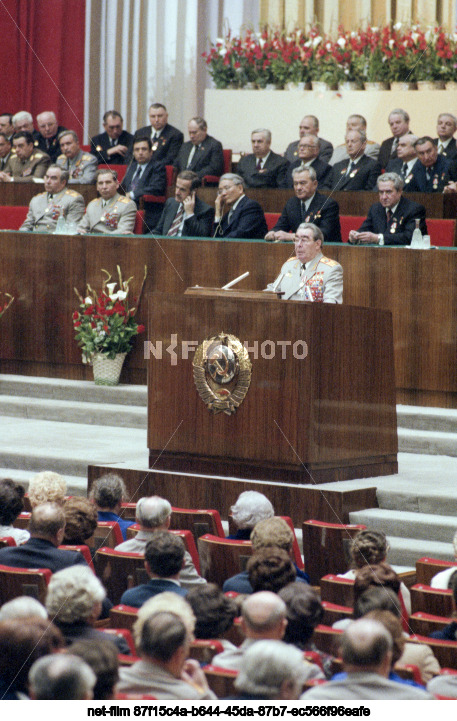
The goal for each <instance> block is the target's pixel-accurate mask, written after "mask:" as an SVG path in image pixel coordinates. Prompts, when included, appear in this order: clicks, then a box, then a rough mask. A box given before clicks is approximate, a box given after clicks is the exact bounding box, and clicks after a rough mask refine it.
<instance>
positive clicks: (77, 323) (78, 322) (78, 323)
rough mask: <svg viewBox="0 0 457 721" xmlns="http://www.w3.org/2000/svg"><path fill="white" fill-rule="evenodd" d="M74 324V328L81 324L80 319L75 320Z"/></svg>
mask: <svg viewBox="0 0 457 721" xmlns="http://www.w3.org/2000/svg"><path fill="white" fill-rule="evenodd" d="M74 325H75V328H79V326H80V325H81V321H80V320H78V321H76V323H75V324H74Z"/></svg>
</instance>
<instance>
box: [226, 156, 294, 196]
mask: <svg viewBox="0 0 457 721" xmlns="http://www.w3.org/2000/svg"><path fill="white" fill-rule="evenodd" d="M256 164H257V158H256V157H255V155H254V154H253V153H251V154H250V155H245V156H244V157H243V158H241V160H240V162H239V163H238V165H237V168H236V172H237V173H238V175H241V177H242V178H243V180H244V182H245V185H246V187H247V188H287V187H288V186H287V169H288V166H289V163H288V162H287V160H285V158H282V157H281V156H280V155H278V154H277V153H273V152H271V151H270V154H269V155H268V158H267V159H266V161H265V164H264V166H263V168H262V169H261V170H257V168H256Z"/></svg>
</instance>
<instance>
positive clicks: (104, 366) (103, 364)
mask: <svg viewBox="0 0 457 721" xmlns="http://www.w3.org/2000/svg"><path fill="white" fill-rule="evenodd" d="M126 355H127V353H118V354H117V356H116V357H115V358H108V357H107V356H106V355H103V353H96V354H95V355H94V357H93V359H92V367H93V370H94V381H95V385H96V386H117V384H118V383H119V378H120V375H121V370H122V366H123V364H124V360H125V356H126Z"/></svg>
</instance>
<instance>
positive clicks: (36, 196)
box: [35, 193, 46, 198]
mask: <svg viewBox="0 0 457 721" xmlns="http://www.w3.org/2000/svg"><path fill="white" fill-rule="evenodd" d="M42 195H46V193H38V195H35V198H41V196H42Z"/></svg>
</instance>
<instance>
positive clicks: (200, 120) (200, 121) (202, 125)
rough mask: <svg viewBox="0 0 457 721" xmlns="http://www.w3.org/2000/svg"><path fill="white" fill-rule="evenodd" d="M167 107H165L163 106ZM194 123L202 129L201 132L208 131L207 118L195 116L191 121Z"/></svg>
mask: <svg viewBox="0 0 457 721" xmlns="http://www.w3.org/2000/svg"><path fill="white" fill-rule="evenodd" d="M151 107H152V106H151ZM163 107H165V106H163ZM192 122H194V123H195V124H196V125H197V127H199V128H200V130H207V128H208V123H207V122H206V120H205V118H202V117H201V116H200V115H195V116H194V117H193V118H191V119H190V120H189V123H192Z"/></svg>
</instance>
